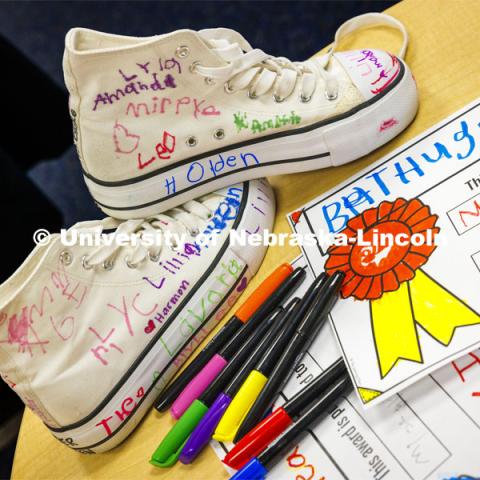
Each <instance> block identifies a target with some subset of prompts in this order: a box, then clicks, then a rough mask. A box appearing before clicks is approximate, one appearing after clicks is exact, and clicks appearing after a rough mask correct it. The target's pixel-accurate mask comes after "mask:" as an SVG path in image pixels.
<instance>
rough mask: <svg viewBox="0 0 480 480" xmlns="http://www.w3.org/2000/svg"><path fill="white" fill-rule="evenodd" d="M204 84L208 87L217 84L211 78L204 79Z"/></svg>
mask: <svg viewBox="0 0 480 480" xmlns="http://www.w3.org/2000/svg"><path fill="white" fill-rule="evenodd" d="M205 83H206V84H207V85H209V86H210V85H215V84H216V83H217V82H215V80H214V79H213V78H212V77H205Z"/></svg>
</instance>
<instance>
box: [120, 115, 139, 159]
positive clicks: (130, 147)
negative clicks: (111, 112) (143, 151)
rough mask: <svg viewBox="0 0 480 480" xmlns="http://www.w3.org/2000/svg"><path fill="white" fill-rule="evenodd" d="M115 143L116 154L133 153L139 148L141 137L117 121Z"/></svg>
mask: <svg viewBox="0 0 480 480" xmlns="http://www.w3.org/2000/svg"><path fill="white" fill-rule="evenodd" d="M113 143H114V144H115V152H116V153H132V152H133V151H135V150H136V149H137V148H138V144H139V143H140V135H136V134H135V133H130V132H129V131H128V128H127V127H125V126H123V125H122V124H121V123H118V120H117V121H116V122H115V125H114V126H113Z"/></svg>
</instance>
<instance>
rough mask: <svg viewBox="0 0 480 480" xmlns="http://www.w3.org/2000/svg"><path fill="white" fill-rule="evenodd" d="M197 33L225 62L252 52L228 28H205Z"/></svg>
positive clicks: (240, 38)
mask: <svg viewBox="0 0 480 480" xmlns="http://www.w3.org/2000/svg"><path fill="white" fill-rule="evenodd" d="M198 33H199V35H200V36H201V37H202V39H203V40H204V41H205V42H206V44H207V45H208V46H209V47H210V48H212V49H213V50H214V51H215V52H216V53H217V54H219V55H220V56H221V57H223V58H225V59H226V60H230V58H231V57H234V56H239V55H241V54H242V53H243V52H249V51H250V50H253V49H252V46H251V45H250V44H249V43H248V42H247V40H245V38H244V37H243V36H242V35H240V34H239V33H238V32H236V31H235V30H231V29H229V28H206V29H204V30H200V31H199V32H198Z"/></svg>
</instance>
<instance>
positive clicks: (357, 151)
mask: <svg viewBox="0 0 480 480" xmlns="http://www.w3.org/2000/svg"><path fill="white" fill-rule="evenodd" d="M375 24H386V25H388V26H391V27H394V28H397V29H399V30H400V31H401V32H402V34H403V45H402V47H401V50H400V54H399V56H398V57H397V56H393V55H391V54H390V53H387V52H384V51H380V50H370V49H365V50H358V51H349V52H340V53H338V52H337V53H335V47H336V44H337V41H338V40H339V39H340V38H341V37H342V36H344V35H345V34H347V33H350V32H351V31H353V30H355V29H356V28H358V27H362V26H368V25H375ZM406 46H407V33H406V31H405V28H404V27H403V25H402V24H401V23H400V22H399V21H398V20H395V19H394V18H392V17H390V16H388V15H384V14H377V13H375V14H365V15H361V16H359V17H356V18H353V19H351V20H349V21H348V22H346V23H345V24H343V25H342V26H341V27H340V29H339V30H338V31H337V34H336V37H335V42H334V43H333V45H332V48H331V49H330V51H329V53H328V54H326V55H323V56H321V57H318V58H313V59H311V60H308V61H306V62H292V61H290V60H288V59H286V58H275V57H271V56H270V55H268V54H266V53H264V52H263V51H261V50H259V49H253V48H252V47H251V46H250V44H249V43H248V42H247V41H246V40H245V39H244V38H243V37H242V36H241V35H240V34H239V33H237V32H235V31H233V30H229V29H225V28H217V29H208V30H202V31H199V32H195V31H191V30H179V31H176V32H173V33H169V34H165V35H159V36H155V37H149V38H133V37H124V36H120V35H110V34H106V33H100V32H95V31H92V30H87V29H83V28H75V29H73V30H71V31H70V32H69V33H68V34H67V37H66V48H65V56H64V71H65V81H66V84H67V87H68V90H69V91H70V111H71V116H72V119H73V123H74V133H75V141H76V145H77V149H78V154H79V156H80V159H81V162H82V166H83V172H84V177H85V180H86V182H87V185H88V188H89V189H90V192H91V193H92V195H93V197H94V199H95V200H96V202H97V203H98V205H99V206H100V207H101V208H102V209H103V210H104V211H105V212H106V213H108V214H109V215H112V216H114V217H116V218H135V217H143V216H146V215H151V214H155V213H158V212H161V211H165V210H167V209H168V208H171V207H173V206H176V205H179V204H181V203H183V202H185V201H188V200H190V199H192V198H195V197H198V196H199V195H203V194H205V193H208V192H211V191H213V190H215V189H218V188H223V187H225V186H227V185H230V184H232V183H235V182H239V181H245V180H247V179H253V178H259V177H264V176H268V175H278V174H283V173H292V172H301V171H306V170H314V169H318V168H324V167H329V166H332V165H341V164H344V163H346V162H350V161H352V160H355V159H357V158H359V157H361V156H363V155H365V154H367V153H369V152H371V151H372V150H374V149H375V148H377V147H379V146H380V145H383V144H384V143H386V142H388V141H389V140H390V139H392V138H393V137H395V136H396V135H398V133H399V132H401V131H402V130H403V129H404V128H405V127H406V126H407V125H408V124H409V123H410V122H411V121H412V119H413V118H414V116H415V113H416V111H417V92H416V87H415V81H414V80H413V77H412V75H411V73H410V71H409V69H408V67H407V66H406V65H405V63H404V62H403V61H402V60H401V58H402V57H403V56H404V53H405V50H406Z"/></svg>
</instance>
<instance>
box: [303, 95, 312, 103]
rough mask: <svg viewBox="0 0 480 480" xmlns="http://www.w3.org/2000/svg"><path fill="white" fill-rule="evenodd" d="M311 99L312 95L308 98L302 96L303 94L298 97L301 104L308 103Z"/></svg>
mask: <svg viewBox="0 0 480 480" xmlns="http://www.w3.org/2000/svg"><path fill="white" fill-rule="evenodd" d="M311 99H312V95H310V96H308V97H307V96H306V95H304V94H303V93H302V94H301V95H300V101H301V102H302V103H308V102H309V101H310V100H311Z"/></svg>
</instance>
